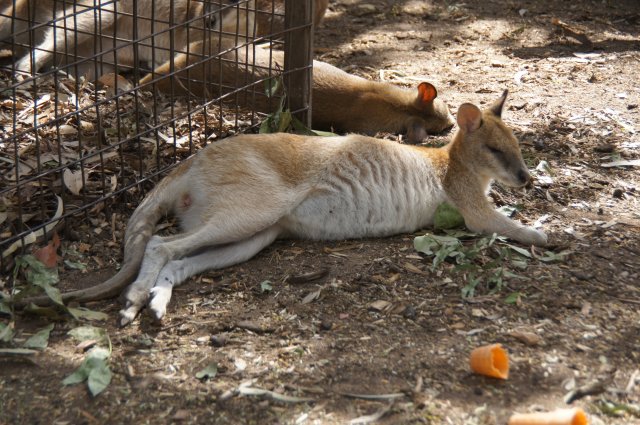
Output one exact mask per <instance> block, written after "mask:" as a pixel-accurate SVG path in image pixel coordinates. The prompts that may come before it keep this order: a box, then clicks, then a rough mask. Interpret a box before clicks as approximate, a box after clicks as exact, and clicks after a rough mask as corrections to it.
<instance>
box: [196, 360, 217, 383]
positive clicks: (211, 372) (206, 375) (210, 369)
mask: <svg viewBox="0 0 640 425" xmlns="http://www.w3.org/2000/svg"><path fill="white" fill-rule="evenodd" d="M217 374H218V364H217V363H210V364H209V365H207V367H205V368H204V369H202V370H201V371H199V372H197V373H196V378H198V379H200V380H207V379H212V378H215V377H216V375H217Z"/></svg>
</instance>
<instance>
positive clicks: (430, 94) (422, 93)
mask: <svg viewBox="0 0 640 425" xmlns="http://www.w3.org/2000/svg"><path fill="white" fill-rule="evenodd" d="M436 97H438V91H437V90H436V88H435V87H434V86H433V84H431V83H420V84H419V85H418V103H420V104H422V105H426V104H428V103H431V102H433V100H434V99H435V98H436Z"/></svg>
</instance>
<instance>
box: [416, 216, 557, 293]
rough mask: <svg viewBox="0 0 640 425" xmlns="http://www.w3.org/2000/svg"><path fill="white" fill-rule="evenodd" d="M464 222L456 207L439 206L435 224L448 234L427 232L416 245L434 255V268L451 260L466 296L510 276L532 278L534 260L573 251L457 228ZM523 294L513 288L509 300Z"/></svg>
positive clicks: (551, 259)
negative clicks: (529, 245)
mask: <svg viewBox="0 0 640 425" xmlns="http://www.w3.org/2000/svg"><path fill="white" fill-rule="evenodd" d="M463 224H464V219H463V218H462V216H461V215H460V213H459V212H458V211H457V210H456V209H455V208H454V207H452V206H450V205H448V204H442V205H440V206H439V207H438V209H437V210H436V215H435V217H434V228H435V229H440V230H444V231H445V232H446V235H436V234H431V233H427V234H425V235H424V236H418V237H416V238H415V239H414V241H413V245H414V248H415V249H416V250H417V251H419V252H422V253H423V254H426V255H428V256H432V257H433V260H432V264H431V270H432V271H436V270H438V269H439V268H442V267H444V266H445V265H447V264H449V265H451V266H450V267H451V271H453V272H454V273H455V274H457V275H460V276H462V279H463V281H464V283H465V286H464V287H463V288H462V290H461V291H462V297H464V298H470V297H473V296H475V295H476V292H477V291H478V290H479V289H483V290H484V291H488V292H490V293H496V292H499V291H500V290H502V289H503V288H504V286H505V284H506V281H507V280H508V279H520V280H528V279H529V277H527V276H525V275H523V274H522V273H523V272H524V271H525V270H526V269H527V267H528V266H529V263H530V262H531V261H533V260H537V261H542V262H554V261H561V260H563V259H564V258H565V257H566V256H567V255H569V254H570V251H562V252H559V253H554V252H553V251H544V252H539V251H538V250H536V249H535V248H532V249H531V250H530V251H529V250H526V249H524V248H521V247H518V246H515V245H512V244H510V243H508V242H507V239H506V238H505V237H502V236H498V235H496V234H493V235H492V236H481V235H477V234H475V233H471V232H468V231H465V230H459V229H458V230H455V229H456V228H459V227H461V226H462V225H463ZM516 271H517V272H516ZM520 296H521V294H520V293H519V292H513V293H511V294H510V295H509V296H508V297H507V300H506V301H507V302H510V303H513V302H516V301H517V300H518V299H519V298H520Z"/></svg>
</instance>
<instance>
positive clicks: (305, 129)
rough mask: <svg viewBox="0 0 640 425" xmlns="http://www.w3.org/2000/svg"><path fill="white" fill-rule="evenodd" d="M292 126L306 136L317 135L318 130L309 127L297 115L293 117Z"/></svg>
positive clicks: (298, 132)
mask: <svg viewBox="0 0 640 425" xmlns="http://www.w3.org/2000/svg"><path fill="white" fill-rule="evenodd" d="M291 127H293V130H294V131H295V132H296V133H297V134H302V135H305V136H317V134H316V132H315V131H313V130H311V129H309V127H307V126H306V125H304V123H303V122H302V121H300V120H299V119H298V118H296V117H293V116H292V117H291Z"/></svg>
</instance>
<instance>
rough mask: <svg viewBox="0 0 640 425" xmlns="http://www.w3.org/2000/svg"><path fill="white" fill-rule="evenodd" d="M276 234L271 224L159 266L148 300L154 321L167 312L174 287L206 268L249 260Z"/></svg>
mask: <svg viewBox="0 0 640 425" xmlns="http://www.w3.org/2000/svg"><path fill="white" fill-rule="evenodd" d="M279 233H280V230H279V229H278V227H277V225H274V226H271V227H269V228H267V229H265V230H263V231H261V232H258V233H256V234H255V235H253V236H252V237H250V238H248V239H245V240H242V241H239V242H235V243H232V244H228V245H223V246H218V247H212V248H210V249H207V250H206V251H205V252H202V253H200V254H197V255H193V256H189V257H185V258H181V259H179V260H173V261H170V262H168V263H167V264H166V265H165V266H164V267H163V268H162V271H161V272H160V275H159V276H158V280H157V281H156V283H155V285H154V287H153V288H151V291H150V294H151V301H149V309H150V310H151V313H152V314H153V316H154V317H155V318H156V319H157V320H160V319H162V318H163V317H164V315H165V313H166V311H167V305H168V304H169V300H170V299H171V292H172V290H173V287H174V286H178V285H180V284H181V283H183V282H184V281H185V280H187V279H188V278H189V277H191V276H194V275H196V274H198V273H202V272H204V271H206V270H212V269H221V268H224V267H228V266H232V265H234V264H238V263H242V262H244V261H247V260H249V259H250V258H252V257H253V256H254V255H256V254H257V253H258V252H260V251H262V249H264V248H265V247H267V246H269V245H271V244H272V243H273V241H274V240H276V238H277V237H278V235H279Z"/></svg>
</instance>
